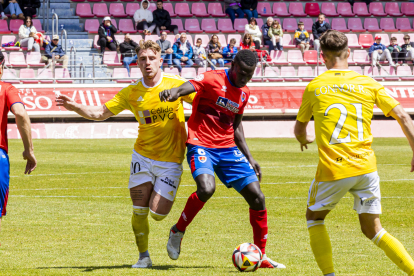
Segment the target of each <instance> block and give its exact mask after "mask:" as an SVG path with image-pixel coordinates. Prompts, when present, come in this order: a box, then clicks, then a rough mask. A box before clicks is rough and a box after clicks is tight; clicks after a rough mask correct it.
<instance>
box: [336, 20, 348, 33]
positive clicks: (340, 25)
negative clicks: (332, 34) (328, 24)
mask: <svg viewBox="0 0 414 276" xmlns="http://www.w3.org/2000/svg"><path fill="white" fill-rule="evenodd" d="M332 29H333V30H337V31H340V32H342V33H349V31H350V30H349V29H348V28H347V27H346V22H345V18H333V19H332Z"/></svg>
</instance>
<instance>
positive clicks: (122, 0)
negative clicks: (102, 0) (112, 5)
mask: <svg viewBox="0 0 414 276" xmlns="http://www.w3.org/2000/svg"><path fill="white" fill-rule="evenodd" d="M121 2H134V0H121Z"/></svg>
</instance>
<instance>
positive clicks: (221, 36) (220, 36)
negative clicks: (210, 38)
mask: <svg viewBox="0 0 414 276" xmlns="http://www.w3.org/2000/svg"><path fill="white" fill-rule="evenodd" d="M217 36H218V40H219V42H220V44H221V45H222V46H223V45H227V44H228V43H227V39H226V36H225V35H224V34H218V35H217ZM236 47H237V49H238V48H239V44H236Z"/></svg>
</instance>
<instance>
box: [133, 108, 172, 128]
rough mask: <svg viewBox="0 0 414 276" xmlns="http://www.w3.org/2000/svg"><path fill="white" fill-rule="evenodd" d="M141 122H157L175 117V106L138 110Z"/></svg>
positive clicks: (142, 123)
mask: <svg viewBox="0 0 414 276" xmlns="http://www.w3.org/2000/svg"><path fill="white" fill-rule="evenodd" d="M138 116H139V122H140V124H141V125H145V124H151V123H156V122H160V121H165V120H173V119H174V118H175V114H174V108H172V107H168V106H167V107H165V108H164V107H159V108H154V109H151V110H144V111H138Z"/></svg>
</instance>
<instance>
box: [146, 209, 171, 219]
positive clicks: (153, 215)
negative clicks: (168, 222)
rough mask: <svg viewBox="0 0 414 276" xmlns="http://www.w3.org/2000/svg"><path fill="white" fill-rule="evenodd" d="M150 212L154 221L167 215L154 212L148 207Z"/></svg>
mask: <svg viewBox="0 0 414 276" xmlns="http://www.w3.org/2000/svg"><path fill="white" fill-rule="evenodd" d="M150 214H151V217H152V218H153V219H154V220H156V221H161V220H163V219H165V218H166V217H167V216H168V214H165V215H164V214H158V213H156V212H154V211H153V210H151V209H150Z"/></svg>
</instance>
